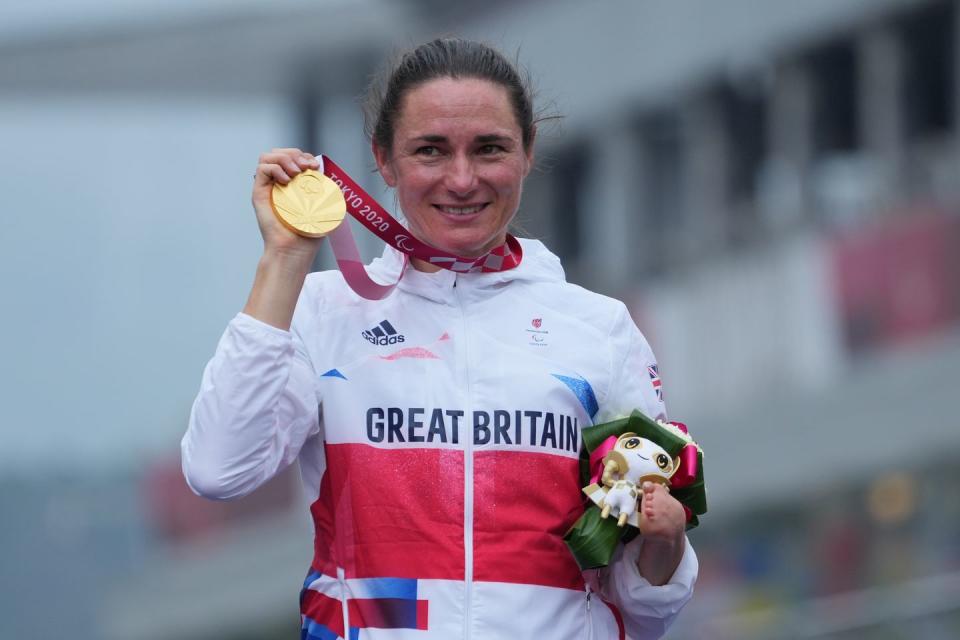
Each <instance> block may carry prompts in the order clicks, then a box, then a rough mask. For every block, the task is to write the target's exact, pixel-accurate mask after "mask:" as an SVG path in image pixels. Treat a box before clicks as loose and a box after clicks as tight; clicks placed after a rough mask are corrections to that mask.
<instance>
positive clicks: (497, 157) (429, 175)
mask: <svg viewBox="0 0 960 640" xmlns="http://www.w3.org/2000/svg"><path fill="white" fill-rule="evenodd" d="M530 148H531V149H532V141H531V144H530ZM373 152H374V157H375V158H376V160H377V166H378V167H379V169H380V173H381V175H382V176H383V179H384V181H386V183H387V184H388V185H389V186H391V187H393V188H395V189H396V193H397V199H398V201H399V203H400V207H401V209H402V210H403V213H404V214H405V215H406V217H407V221H408V222H409V225H410V231H412V232H413V234H414V235H415V236H417V237H418V238H420V239H421V240H423V241H424V242H426V243H427V244H430V245H432V246H434V247H436V248H438V249H443V250H445V251H448V252H450V253H454V254H456V255H460V256H464V257H477V256H480V255H483V254H484V253H486V252H487V251H489V250H490V249H493V248H494V247H496V246H499V245H501V244H503V242H504V241H505V238H506V233H507V226H508V225H509V224H510V220H512V219H513V216H514V214H515V213H516V212H517V208H518V207H519V206H520V193H521V190H522V186H523V179H524V178H525V177H526V175H527V174H528V173H529V172H530V167H531V165H532V162H533V157H532V151H531V152H528V151H527V150H526V149H525V148H524V146H523V135H522V132H521V130H520V125H519V124H518V123H517V118H516V116H515V115H514V112H513V109H512V108H511V105H510V99H509V96H508V94H507V90H506V89H505V88H504V87H502V86H500V85H498V84H496V83H493V82H490V81H488V80H479V79H474V78H460V79H454V78H438V79H435V80H430V81H428V82H426V83H424V84H422V85H419V86H417V87H415V88H414V89H411V90H410V91H409V92H407V94H406V95H405V96H404V97H403V100H402V102H401V109H400V114H399V116H398V117H397V119H396V125H395V129H394V135H393V148H392V149H384V148H382V147H380V146H378V145H376V144H374V147H373ZM421 266H422V265H421Z"/></svg>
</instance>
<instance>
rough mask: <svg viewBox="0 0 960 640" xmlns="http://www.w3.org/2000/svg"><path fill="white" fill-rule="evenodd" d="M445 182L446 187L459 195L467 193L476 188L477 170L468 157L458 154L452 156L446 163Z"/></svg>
mask: <svg viewBox="0 0 960 640" xmlns="http://www.w3.org/2000/svg"><path fill="white" fill-rule="evenodd" d="M445 183H446V187H447V189H449V190H450V191H451V192H453V193H455V194H457V195H460V196H466V195H469V194H470V193H471V192H472V191H473V190H474V189H476V187H477V172H476V170H475V168H474V166H473V162H472V161H471V160H470V158H468V157H467V156H465V155H460V154H458V155H456V156H454V158H453V160H452V162H450V163H449V164H448V165H447V173H446V176H445Z"/></svg>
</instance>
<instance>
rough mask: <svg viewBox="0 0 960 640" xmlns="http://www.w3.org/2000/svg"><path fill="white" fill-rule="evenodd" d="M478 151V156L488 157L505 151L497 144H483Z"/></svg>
mask: <svg viewBox="0 0 960 640" xmlns="http://www.w3.org/2000/svg"><path fill="white" fill-rule="evenodd" d="M479 151H480V155H482V156H489V155H492V154H494V153H500V152H502V151H505V149H504V148H503V147H502V146H501V145H499V144H485V145H483V146H482V147H480V149H479Z"/></svg>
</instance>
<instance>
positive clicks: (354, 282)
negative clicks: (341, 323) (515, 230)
mask: <svg viewBox="0 0 960 640" xmlns="http://www.w3.org/2000/svg"><path fill="white" fill-rule="evenodd" d="M317 161H318V162H319V163H320V171H321V172H322V173H323V175H325V176H327V177H328V178H330V179H331V180H333V181H334V182H335V183H336V184H337V186H338V187H340V190H341V191H342V192H343V198H344V200H345V201H346V203H347V212H349V213H350V215H352V216H353V217H354V218H356V219H357V220H358V221H359V222H360V224H362V225H363V226H365V227H366V228H367V229H369V230H370V231H372V232H373V233H374V234H375V235H376V236H377V237H378V238H380V239H381V240H383V241H384V242H386V243H387V244H389V245H390V246H391V247H393V248H394V249H396V250H397V251H400V252H401V253H403V254H404V259H403V266H402V267H401V269H400V276H399V277H398V278H397V281H396V282H394V283H393V284H387V285H384V284H379V283H377V282H374V281H373V280H372V279H371V278H370V276H369V275H367V270H366V268H365V267H364V265H363V261H362V260H361V259H360V252H359V251H358V250H357V243H356V241H355V240H354V238H353V232H352V231H351V230H350V225H349V224H341V225H340V226H338V227H337V228H336V229H334V230H333V231H332V232H330V235H329V238H330V246H331V247H332V248H333V255H334V256H335V257H336V260H337V266H338V267H339V268H340V272H341V273H343V277H344V279H345V280H346V281H347V284H348V285H349V286H350V288H351V289H353V290H354V291H355V292H356V293H357V295H359V296H362V297H364V298H367V299H368V300H381V299H383V298H386V297H387V296H388V295H390V293H391V292H392V291H393V289H394V287H396V286H397V283H398V282H400V278H402V277H403V271H404V270H405V269H406V266H407V261H408V260H409V258H411V257H413V258H418V259H420V260H423V261H424V262H428V263H430V264H432V265H436V266H437V267H441V268H443V269H449V270H450V271H455V272H457V273H477V272H480V273H490V272H494V271H506V270H508V269H513V268H514V267H516V266H517V265H519V264H520V261H521V260H522V259H523V249H522V248H521V247H520V242H519V241H518V240H517V239H516V238H514V237H513V236H512V235H510V234H507V241H506V242H505V243H504V244H502V245H500V246H499V247H496V248H495V249H493V250H491V251H490V252H488V253H485V254H484V255H482V256H479V257H477V258H464V257H461V256H457V255H454V254H452V253H448V252H446V251H443V250H442V249H437V248H436V247H431V246H430V245H428V244H426V243H425V242H421V241H420V240H418V239H417V238H415V237H414V236H413V234H411V233H410V232H409V231H408V230H407V229H406V228H405V227H404V226H403V225H402V224H400V222H399V221H398V220H397V219H396V218H394V217H393V216H391V215H390V214H389V213H387V211H386V210H385V209H384V208H383V207H381V206H380V204H379V203H378V202H377V201H376V200H374V199H373V198H372V197H371V196H370V194H368V193H367V192H366V191H364V190H363V189H362V188H361V187H360V185H358V184H357V183H356V182H354V181H353V179H351V178H350V176H348V175H347V173H346V172H345V171H344V170H343V169H341V168H340V167H339V166H337V164H336V163H335V162H334V161H333V160H331V159H330V158H328V157H326V156H324V155H319V156H317Z"/></svg>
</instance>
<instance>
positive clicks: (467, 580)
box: [453, 276, 473, 640]
mask: <svg viewBox="0 0 960 640" xmlns="http://www.w3.org/2000/svg"><path fill="white" fill-rule="evenodd" d="M458 281H459V276H455V279H454V281H453V293H454V297H455V298H456V299H457V308H458V309H459V311H460V323H461V326H462V327H463V335H462V337H461V340H460V341H461V342H462V344H463V374H464V376H463V377H464V383H465V387H466V390H467V406H466V407H464V409H465V415H466V417H467V421H466V423H465V425H464V426H465V427H466V429H465V431H466V433H465V438H466V443H465V444H466V448H465V449H464V455H463V482H464V490H463V553H464V567H463V570H464V573H463V580H464V586H463V588H464V598H463V614H464V615H463V637H464V640H470V637H471V635H472V626H473V625H472V622H473V611H472V609H473V603H472V599H473V423H472V420H473V407H472V402H471V399H472V397H473V396H472V393H471V390H470V366H469V364H470V358H469V355H470V354H469V350H470V346H469V344H468V342H469V341H468V338H467V314H466V312H465V309H464V304H463V300H462V299H461V297H460V291H459V288H458V287H457V284H458Z"/></svg>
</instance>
